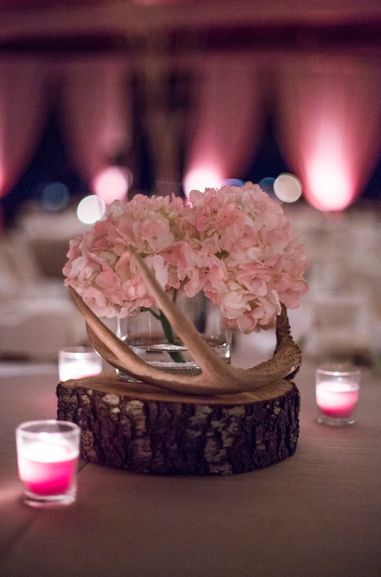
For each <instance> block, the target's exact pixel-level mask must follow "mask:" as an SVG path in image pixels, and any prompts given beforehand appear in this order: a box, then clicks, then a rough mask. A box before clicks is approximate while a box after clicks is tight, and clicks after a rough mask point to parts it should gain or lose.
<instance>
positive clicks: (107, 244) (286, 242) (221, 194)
mask: <svg viewBox="0 0 381 577" xmlns="http://www.w3.org/2000/svg"><path fill="white" fill-rule="evenodd" d="M130 246H132V247H133V248H134V249H135V250H136V251H137V253H138V254H139V255H141V256H142V257H143V258H144V260H145V262H146V263H147V264H148V266H149V267H150V268H151V270H153V272H154V274H155V275H156V278H157V279H158V281H159V282H160V284H161V286H162V287H163V288H164V289H165V290H166V291H169V292H171V293H173V294H177V293H178V292H179V291H180V292H182V293H183V294H185V295H186V296H187V297H193V296H195V295H197V294H198V293H200V292H202V293H203V294H204V295H205V296H206V297H207V298H208V299H209V300H210V301H211V302H212V303H213V304H214V305H216V306H217V307H218V308H219V309H220V311H221V313H222V315H223V317H224V319H225V323H226V326H227V327H228V328H231V329H238V330H239V331H241V332H244V333H250V332H252V331H259V330H261V329H268V328H271V327H273V326H274V324H275V321H276V317H277V315H279V313H280V310H281V303H283V304H284V305H285V306H286V307H287V308H290V309H292V308H296V307H298V306H299V302H300V298H301V297H302V295H303V294H304V293H305V292H306V290H307V284H306V281H305V278H304V275H305V272H306V268H307V266H306V258H305V253H304V249H303V246H302V245H301V244H300V242H299V240H298V239H297V237H296V236H295V235H294V234H293V232H292V230H291V228H290V224H289V221H288V219H287V217H286V215H285V214H284V211H283V209H282V207H281V206H280V204H278V203H277V202H276V201H274V200H272V199H271V198H270V197H269V196H268V195H267V194H266V193H265V192H264V191H263V190H262V189H261V188H260V187H259V186H258V185H256V184H253V183H251V182H247V183H246V184H244V185H243V186H242V187H236V186H223V187H222V188H220V189H218V190H216V189H212V188H210V189H206V190H205V191H204V192H200V191H196V190H195V191H192V192H191V193H190V196H189V199H188V201H187V202H185V201H183V200H182V199H181V198H179V197H157V196H152V197H146V196H143V195H136V196H135V197H134V198H133V199H132V200H130V201H128V202H120V201H116V202H114V203H113V204H112V205H110V207H109V208H108V210H107V212H106V215H105V217H104V218H103V219H102V220H100V221H98V222H96V223H95V225H94V226H93V227H92V228H91V229H89V230H88V231H86V232H85V233H84V234H83V235H82V236H80V237H79V238H76V239H74V240H72V241H71V242H70V248H69V252H68V254H67V257H68V260H67V262H66V264H65V267H64V269H63V273H64V276H65V284H66V285H67V286H69V285H70V286H72V287H73V288H74V289H75V290H76V291H77V292H78V293H79V294H80V295H81V296H82V298H83V299H84V301H85V302H86V303H87V304H88V305H89V306H90V308H91V309H92V310H93V311H94V312H95V313H96V314H97V315H98V316H103V317H121V318H123V317H127V316H133V315H135V314H137V313H138V312H140V311H141V310H147V309H151V308H153V307H154V306H155V303H154V302H153V299H152V297H151V296H150V294H149V293H148V292H147V290H146V287H145V285H144V283H143V280H142V278H141V275H140V272H139V270H138V268H137V266H136V264H135V263H134V260H133V258H131V256H130V252H129V250H128V248H129V247H130Z"/></svg>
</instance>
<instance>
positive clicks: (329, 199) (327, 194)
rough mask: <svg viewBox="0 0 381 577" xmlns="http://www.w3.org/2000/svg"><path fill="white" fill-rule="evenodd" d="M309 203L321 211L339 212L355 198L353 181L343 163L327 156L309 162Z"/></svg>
mask: <svg viewBox="0 0 381 577" xmlns="http://www.w3.org/2000/svg"><path fill="white" fill-rule="evenodd" d="M307 185H308V192H309V202H310V203H311V204H312V206H314V207H315V208H317V209H318V210H322V211H340V210H344V209H345V208H347V207H348V206H349V205H350V204H351V203H352V202H353V200H354V198H355V196H356V191H355V186H354V183H353V179H352V178H351V175H350V170H349V168H348V169H347V167H346V166H345V162H344V161H342V162H341V163H340V162H339V159H338V158H337V157H336V158H335V157H334V156H333V155H332V156H331V158H328V157H327V156H324V157H323V156H321V157H316V158H314V159H313V160H311V161H310V163H309V166H308V171H307Z"/></svg>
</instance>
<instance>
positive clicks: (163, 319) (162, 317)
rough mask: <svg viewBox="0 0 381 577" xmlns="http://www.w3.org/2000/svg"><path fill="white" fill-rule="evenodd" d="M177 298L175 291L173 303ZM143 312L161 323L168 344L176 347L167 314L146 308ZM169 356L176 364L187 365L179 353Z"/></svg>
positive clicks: (175, 352)
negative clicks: (148, 313) (146, 312)
mask: <svg viewBox="0 0 381 577" xmlns="http://www.w3.org/2000/svg"><path fill="white" fill-rule="evenodd" d="M176 296H177V292H176V291H175V292H174V294H173V302H175V301H176ZM142 310H144V311H148V312H150V313H151V315H153V316H154V317H155V319H157V320H158V321H160V323H161V326H162V327H163V331H164V334H165V337H166V339H167V342H168V344H170V345H174V344H175V337H174V334H173V330H172V327H171V324H170V322H169V321H168V319H167V317H166V316H165V314H164V313H163V312H162V311H160V312H158V313H157V312H156V311H154V310H153V309H151V308H150V307H149V308H144V309H142ZM168 354H169V356H170V357H171V359H172V360H173V361H174V362H175V363H185V362H186V361H185V359H184V357H183V355H182V354H181V353H180V352H178V351H172V352H168Z"/></svg>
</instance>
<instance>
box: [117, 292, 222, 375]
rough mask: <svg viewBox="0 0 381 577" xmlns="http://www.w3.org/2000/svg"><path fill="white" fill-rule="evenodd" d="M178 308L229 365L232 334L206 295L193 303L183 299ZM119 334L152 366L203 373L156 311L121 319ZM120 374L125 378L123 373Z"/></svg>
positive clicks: (143, 312) (118, 327)
mask: <svg viewBox="0 0 381 577" xmlns="http://www.w3.org/2000/svg"><path fill="white" fill-rule="evenodd" d="M176 306H177V307H178V308H179V309H180V310H181V311H182V312H183V314H185V315H186V317H187V318H188V319H189V320H191V322H192V323H193V325H194V326H195V327H196V329H197V330H198V332H199V333H200V334H201V335H202V337H203V338H204V339H205V340H206V342H207V343H208V345H209V346H210V347H211V348H212V349H213V350H214V351H215V352H216V353H217V355H218V356H220V357H221V358H223V359H225V360H226V362H227V363H229V362H230V357H231V331H230V330H229V329H226V327H225V326H224V322H223V317H222V315H221V313H220V311H219V309H218V308H217V307H215V306H214V305H213V304H212V303H211V302H210V301H208V300H207V299H206V298H205V297H204V296H203V295H197V296H196V297H193V298H190V299H189V298H186V297H185V296H182V295H179V296H178V298H177V300H176ZM116 334H117V336H118V337H119V338H120V339H121V340H122V341H123V342H125V343H126V344H127V345H128V346H129V347H130V348H131V349H132V350H133V351H134V353H135V354H137V355H138V356H139V357H140V358H142V359H143V360H144V361H146V362H147V363H148V364H150V365H152V366H155V367H159V368H163V369H166V370H170V371H176V372H179V371H180V372H186V373H192V374H193V373H194V374H197V373H199V372H200V370H199V367H198V365H197V363H196V362H195V361H194V359H193V358H192V355H191V353H190V352H189V351H188V348H187V347H186V346H185V345H184V344H183V343H182V342H181V340H180V339H179V338H178V336H177V335H176V334H174V333H173V331H172V327H170V325H169V323H168V321H167V319H166V318H165V317H164V316H163V315H162V314H161V313H160V311H159V310H158V309H156V308H155V309H148V310H144V311H142V312H140V313H139V314H138V315H137V316H134V317H127V318H123V319H117V327H116ZM118 373H119V374H121V373H120V371H118ZM123 376H125V375H123Z"/></svg>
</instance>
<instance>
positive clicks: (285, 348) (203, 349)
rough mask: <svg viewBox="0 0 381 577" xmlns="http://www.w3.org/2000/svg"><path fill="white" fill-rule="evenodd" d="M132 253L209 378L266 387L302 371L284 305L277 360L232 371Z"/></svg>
mask: <svg viewBox="0 0 381 577" xmlns="http://www.w3.org/2000/svg"><path fill="white" fill-rule="evenodd" d="M130 251H131V253H132V254H133V256H134V258H135V261H136V263H137V265H138V266H139V269H140V272H141V273H142V275H143V279H144V282H145V283H146V286H147V287H148V288H149V289H150V292H151V294H152V296H154V297H155V300H156V302H157V303H158V304H159V306H160V308H161V309H162V311H163V312H164V314H165V315H166V316H167V318H168V320H169V321H170V323H171V325H172V326H173V328H175V330H176V332H177V334H178V336H179V337H180V338H181V340H182V341H183V343H184V344H185V345H186V346H187V347H188V349H189V350H190V352H191V353H192V355H193V358H194V360H195V361H196V363H197V364H198V365H199V367H200V368H201V369H202V371H203V373H204V375H205V376H207V375H208V376H209V377H210V376H211V377H212V378H213V379H215V378H216V376H217V375H218V374H219V375H222V377H223V378H224V379H226V377H228V378H229V379H230V380H231V382H236V383H238V382H245V383H250V384H255V383H260V384H261V385H264V384H266V383H269V382H271V381H274V380H276V379H282V378H284V377H286V376H288V375H289V374H290V373H292V372H295V370H297V368H299V366H300V357H301V353H300V349H299V347H298V346H297V345H296V344H295V342H294V341H293V339H292V336H291V334H290V325H289V322H288V317H287V309H286V307H285V306H284V305H282V308H281V314H280V316H279V317H277V324H276V336H277V348H276V352H275V355H274V356H273V358H271V359H269V360H268V361H265V362H263V363H260V364H259V365H257V366H255V367H252V368H251V369H240V368H236V367H232V366H231V365H228V364H227V363H226V361H224V360H223V359H221V358H220V357H218V356H217V355H216V353H215V352H214V351H213V350H212V349H211V348H210V347H209V346H208V345H207V343H206V342H205V340H204V339H203V338H202V337H201V335H200V334H199V333H198V332H197V330H196V329H195V327H194V326H193V324H192V323H191V322H190V321H189V320H188V319H187V318H186V317H185V316H184V315H183V314H182V313H181V311H179V310H178V309H177V308H176V306H175V304H174V303H173V302H172V300H171V299H170V298H169V297H168V295H167V294H166V293H165V292H164V291H163V290H162V288H161V286H160V285H159V283H158V282H157V280H156V278H155V277H154V276H153V275H152V274H151V273H150V271H149V270H148V268H147V266H146V265H145V263H144V261H143V259H142V258H141V257H140V256H139V255H138V254H137V253H136V251H135V250H134V249H133V248H130ZM236 386H237V385H236Z"/></svg>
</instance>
